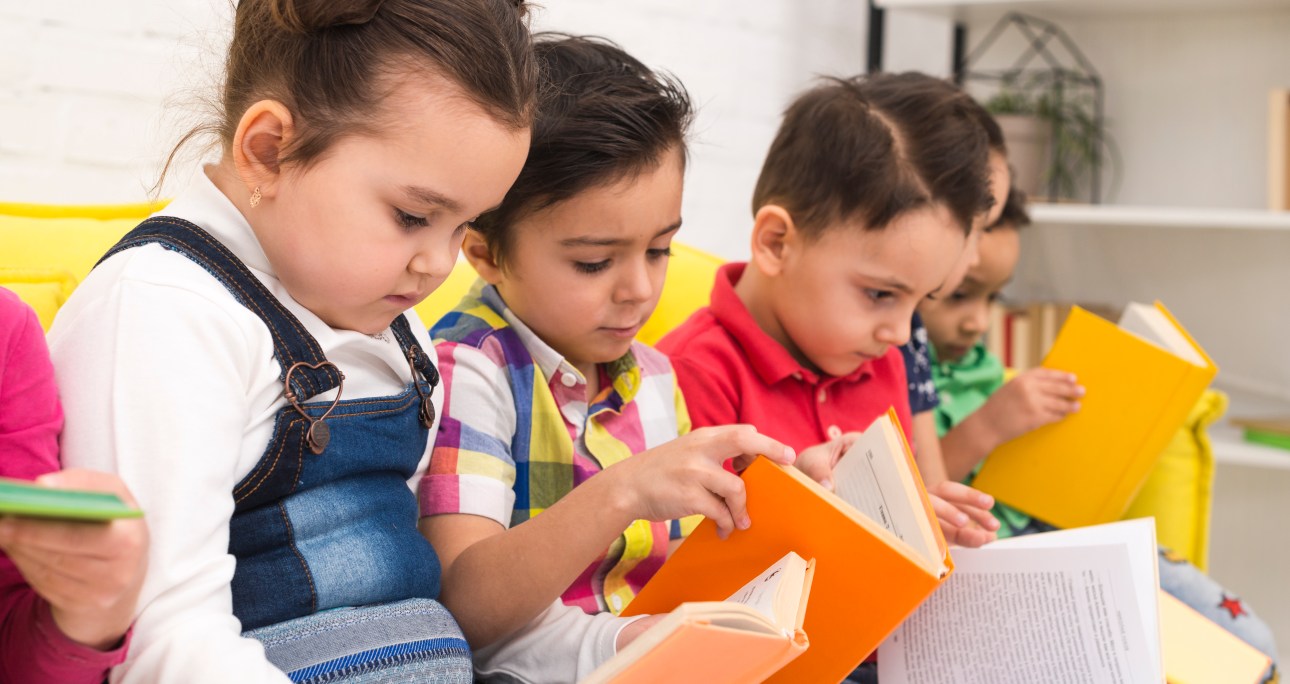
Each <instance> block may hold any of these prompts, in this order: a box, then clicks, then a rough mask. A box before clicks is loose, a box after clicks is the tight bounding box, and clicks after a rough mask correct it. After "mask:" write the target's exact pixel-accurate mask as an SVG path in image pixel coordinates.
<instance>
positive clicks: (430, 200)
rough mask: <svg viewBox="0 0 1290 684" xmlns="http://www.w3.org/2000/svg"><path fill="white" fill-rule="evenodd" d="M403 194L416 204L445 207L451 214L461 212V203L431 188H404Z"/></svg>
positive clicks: (410, 186) (406, 186) (407, 186)
mask: <svg viewBox="0 0 1290 684" xmlns="http://www.w3.org/2000/svg"><path fill="white" fill-rule="evenodd" d="M403 194H405V195H407V196H408V197H409V198H410V199H411V200H412V201H414V202H421V203H422V204H433V205H435V206H438V207H443V208H444V209H447V210H448V211H451V212H458V211H461V203H460V202H458V201H457V200H455V199H452V198H451V197H448V196H447V195H445V194H443V193H441V192H439V191H437V190H431V189H430V188H422V187H418V186H415V185H405V186H403Z"/></svg>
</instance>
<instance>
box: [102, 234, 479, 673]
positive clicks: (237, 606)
mask: <svg viewBox="0 0 1290 684" xmlns="http://www.w3.org/2000/svg"><path fill="white" fill-rule="evenodd" d="M149 243H159V244H161V245H162V246H163V247H165V248H166V249H169V250H172V251H175V252H178V253H180V254H182V255H184V256H186V257H188V258H189V259H191V260H193V261H194V262H196V263H197V264H199V265H201V266H202V267H203V268H205V269H206V270H207V271H208V272H210V273H211V275H213V276H214V277H215V278H216V279H217V280H219V281H220V282H221V283H222V284H223V285H224V286H225V287H226V288H228V290H229V292H231V293H232V294H233V296H234V297H236V298H237V300H238V301H239V302H240V303H241V304H242V305H243V306H245V307H246V308H247V309H249V310H251V311H252V312H253V313H255V314H256V315H257V316H258V317H259V318H260V319H261V320H262V321H263V322H264V324H265V325H266V326H268V328H269V331H270V332H271V333H272V336H273V342H274V357H275V358H276V359H277V360H278V363H279V364H280V366H281V368H282V373H281V375H280V379H281V380H282V382H283V393H284V395H285V396H286V397H287V399H288V405H287V406H286V407H284V408H283V409H282V410H281V411H279V412H278V415H277V418H276V420H275V424H274V431H273V437H272V438H271V439H270V441H269V444H268V447H267V448H266V449H265V451H264V455H263V456H262V457H261V458H260V460H259V462H258V463H257V464H256V465H255V467H254V468H252V469H251V471H250V472H249V473H248V474H247V475H246V477H244V478H243V479H242V481H241V482H239V483H237V485H236V486H235V487H234V489H233V491H232V493H231V494H232V496H233V499H234V502H235V507H234V513H233V517H232V521H231V523H230V529H229V552H230V553H231V554H233V556H234V557H236V559H237V566H236V570H235V571H234V574H233V581H232V590H233V613H234V615H236V616H237V617H238V619H239V620H241V622H242V628H243V629H244V630H253V629H255V628H257V627H262V626H265V625H273V624H277V623H283V622H286V621H289V620H293V619H295V618H301V617H304V616H310V615H312V614H314V613H318V612H319V611H324V610H327V609H331V608H339V607H344V606H366V605H369V604H378V603H388V602H393V601H401V600H404V599H415V598H421V599H434V598H436V597H437V596H438V594H439V578H440V567H439V560H438V557H437V556H436V555H435V552H434V549H433V548H432V547H431V546H430V544H429V543H428V542H427V541H426V540H425V539H424V538H423V537H422V536H421V534H420V533H419V532H418V531H417V516H418V512H417V502H416V497H415V495H414V494H413V493H412V491H411V489H410V488H409V487H408V484H407V481H408V479H409V478H411V477H412V476H413V474H414V473H415V470H416V467H417V464H418V463H419V462H420V460H421V458H422V456H423V455H424V454H425V449H426V440H427V439H428V438H429V426H430V425H432V424H433V422H434V405H433V404H432V403H431V401H430V395H431V392H432V391H433V390H434V387H435V385H436V384H438V382H439V375H438V372H437V371H436V369H435V367H434V365H433V364H432V363H431V362H430V359H429V357H428V356H427V355H426V353H425V352H424V351H423V350H422V349H421V348H420V347H419V346H418V345H417V343H416V341H415V339H414V338H413V336H412V331H411V329H410V327H409V325H408V321H407V319H406V318H405V317H404V316H399V317H398V319H396V320H395V321H394V323H393V325H392V326H391V330H392V332H393V333H394V336H395V338H396V339H397V340H398V343H399V345H400V347H401V348H402V350H403V352H404V354H405V356H406V357H407V358H408V363H409V366H410V367H411V369H412V371H413V372H412V375H413V378H414V381H413V382H412V383H411V384H409V385H408V386H407V387H406V388H405V389H404V391H403V392H401V393H399V394H397V395H394V396H388V397H372V398H363V399H355V400H348V401H346V400H343V396H342V395H343V389H344V376H343V374H342V373H341V372H340V370H339V369H338V368H336V366H335V365H334V364H332V363H331V362H329V361H327V359H326V357H325V356H324V355H323V352H322V349H321V348H320V347H319V346H318V343H317V341H315V340H314V338H313V337H312V336H311V335H310V334H309V333H308V332H307V331H306V330H305V328H304V326H303V325H302V324H301V323H300V321H299V320H298V319H297V318H296V317H295V316H294V315H293V314H291V312H289V311H288V310H287V309H286V308H285V307H284V306H283V305H282V303H281V302H279V301H278V299H277V298H276V297H274V296H273V295H272V294H271V293H270V292H269V291H268V290H267V289H266V288H265V287H264V285H263V284H261V283H260V281H259V280H258V279H256V278H255V276H254V275H252V274H251V272H250V271H249V270H248V269H247V268H246V266H245V265H244V264H242V262H241V261H240V260H238V259H237V258H236V257H235V256H234V255H233V254H232V253H231V252H229V250H228V249H227V248H226V247H224V245H222V244H221V243H219V242H218V241H217V240H215V239H214V238H213V237H211V236H210V235H209V234H208V233H206V232H205V231H203V230H202V229H201V228H199V227H197V226H195V225H193V224H191V223H188V222H187V221H183V220H181V219H176V218H171V217H155V218H151V219H148V220H147V221H145V222H143V223H142V224H140V225H139V227H137V228H135V229H134V230H133V231H131V232H130V233H129V234H127V235H126V236H125V237H124V238H122V239H121V241H120V242H119V243H117V245H116V246H115V247H113V248H112V249H111V250H110V251H109V252H108V253H107V254H106V255H105V256H104V257H103V258H104V259H106V258H108V257H109V256H112V255H113V254H115V253H117V252H120V251H122V250H125V249H129V248H131V247H136V246H139V245H144V244H149ZM333 388H340V390H341V391H340V392H338V393H337V396H336V399H335V400H332V401H316V402H311V401H310V399H312V398H313V397H315V396H317V395H319V394H322V393H324V392H327V391H328V390H331V389H333ZM439 610H440V611H441V610H442V609H441V608H439ZM444 617H447V616H446V612H445V613H444ZM447 619H448V622H449V623H451V619H450V618H447ZM452 628H453V629H454V630H455V625H452ZM457 634H459V632H457ZM464 646H465V644H464V642H462V643H461V647H462V648H464ZM467 662H468V661H467Z"/></svg>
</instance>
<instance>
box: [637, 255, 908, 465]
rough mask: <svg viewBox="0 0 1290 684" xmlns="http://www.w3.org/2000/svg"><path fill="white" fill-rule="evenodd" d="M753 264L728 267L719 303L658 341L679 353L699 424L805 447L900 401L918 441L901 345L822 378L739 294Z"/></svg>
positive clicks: (682, 381)
mask: <svg viewBox="0 0 1290 684" xmlns="http://www.w3.org/2000/svg"><path fill="white" fill-rule="evenodd" d="M745 266H746V264H742V263H730V264H726V265H724V266H722V267H721V269H720V270H719V271H717V280H716V282H715V283H714V284H713V286H712V303H711V304H709V305H708V306H707V307H704V308H702V309H699V310H698V311H696V312H695V313H694V315H692V316H690V318H689V319H688V320H686V321H685V323H682V324H681V325H680V326H679V327H677V328H676V329H675V330H673V331H672V332H670V333H668V334H667V336H666V337H664V338H663V339H662V340H660V341H659V343H658V348H659V350H661V351H662V352H663V353H665V354H667V355H668V356H669V357H671V359H672V367H673V369H674V370H675V372H676V379H677V383H678V384H679V385H680V387H681V393H682V394H684V395H685V402H686V405H687V406H688V407H689V410H690V420H691V421H692V422H693V424H694V427H696V428H697V427H704V426H709V425H730V424H734V423H747V424H750V425H753V426H754V427H756V428H757V430H758V431H759V432H761V433H762V434H764V435H767V436H769V437H773V438H775V439H777V440H779V441H781V442H783V443H785V444H787V445H789V446H791V447H793V448H794V449H796V450H797V451H798V452H801V451H802V450H803V449H805V448H807V447H809V446H814V445H816V444H820V443H822V442H826V441H828V440H830V439H832V438H834V437H836V436H838V435H841V434H842V433H843V432H852V431H859V430H864V429H865V428H867V427H869V424H870V423H872V422H873V421H874V419H876V418H877V417H878V416H880V415H882V414H883V413H886V412H887V407H889V406H894V407H896V414H897V415H898V416H899V417H900V423H901V426H902V427H903V428H904V429H905V437H906V438H907V439H910V440H911V442H912V435H911V434H910V429H911V428H912V427H913V419H912V418H911V417H910V412H909V388H908V387H907V386H906V381H905V361H904V359H903V358H902V357H901V354H900V349H899V348H897V347H892V348H890V349H888V350H887V353H886V354H884V355H883V356H882V357H880V358H877V359H874V360H872V361H867V362H865V363H864V364H863V365H861V366H860V367H859V368H858V369H856V370H855V372H853V373H851V374H850V375H848V376H846V377H840V378H837V377H832V376H823V377H821V376H820V375H819V374H818V373H815V372H813V371H811V370H808V369H806V368H803V367H802V364H800V363H798V362H797V361H796V360H795V359H794V358H793V357H792V355H791V354H789V353H788V350H787V349H784V347H783V346H781V345H780V344H779V343H778V342H776V341H775V340H774V338H772V337H771V336H770V335H767V334H766V333H765V332H764V331H763V330H762V329H761V328H760V327H758V325H757V322H756V321H755V320H753V317H752V314H751V313H750V312H749V311H748V308H747V307H746V306H744V303H743V301H741V300H740V299H739V296H738V295H737V294H735V283H737V282H739V278H740V276H742V275H743V272H744V267H745Z"/></svg>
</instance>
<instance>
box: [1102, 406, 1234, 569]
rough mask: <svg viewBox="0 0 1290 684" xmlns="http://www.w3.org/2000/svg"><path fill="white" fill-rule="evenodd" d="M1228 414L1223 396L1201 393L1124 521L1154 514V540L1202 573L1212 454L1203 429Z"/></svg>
mask: <svg viewBox="0 0 1290 684" xmlns="http://www.w3.org/2000/svg"><path fill="white" fill-rule="evenodd" d="M1226 410H1227V395H1225V394H1223V393H1222V392H1219V391H1217V390H1206V391H1205V393H1204V394H1202V395H1201V397H1200V400H1199V401H1197V402H1196V406H1195V407H1193V408H1192V411H1191V415H1189V416H1188V417H1187V422H1186V423H1185V424H1184V425H1183V427H1182V429H1180V430H1179V431H1178V432H1177V433H1176V434H1175V435H1174V437H1173V441H1171V442H1170V443H1169V446H1167V447H1165V450H1164V452H1163V453H1162V454H1161V455H1160V461H1159V462H1158V463H1157V464H1156V467H1155V469H1154V470H1152V471H1151V475H1150V476H1148V477H1147V481H1146V483H1145V484H1143V485H1142V489H1141V490H1140V491H1139V492H1138V495H1137V497H1136V498H1135V499H1134V500H1133V503H1132V504H1130V505H1129V510H1128V512H1127V513H1126V514H1125V518H1141V517H1145V516H1155V518H1156V539H1157V540H1158V541H1159V542H1160V545H1161V546H1164V547H1168V548H1170V549H1172V550H1173V551H1175V552H1176V553H1178V554H1179V555H1181V556H1183V557H1185V558H1187V560H1189V561H1191V562H1192V564H1193V565H1195V566H1196V567H1198V568H1200V569H1201V570H1204V569H1205V568H1206V566H1207V565H1208V561H1209V519H1210V505H1211V503H1212V500H1213V483H1214V450H1213V447H1212V446H1211V445H1210V442H1209V434H1208V433H1207V432H1206V429H1207V428H1208V427H1209V426H1210V425H1212V424H1213V423H1214V421H1216V420H1218V419H1219V418H1221V417H1222V416H1223V413H1224V412H1225V411H1226Z"/></svg>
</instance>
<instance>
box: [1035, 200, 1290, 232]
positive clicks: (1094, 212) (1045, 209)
mask: <svg viewBox="0 0 1290 684" xmlns="http://www.w3.org/2000/svg"><path fill="white" fill-rule="evenodd" d="M1030 214H1031V217H1032V218H1033V219H1034V220H1035V223H1036V224H1040V225H1054V226H1108V227H1120V228H1160V229H1200V230H1273V231H1290V211H1267V210H1263V209H1188V208H1179V207H1129V206H1117V205H1107V204H1034V205H1032V206H1031V207H1030Z"/></svg>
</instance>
